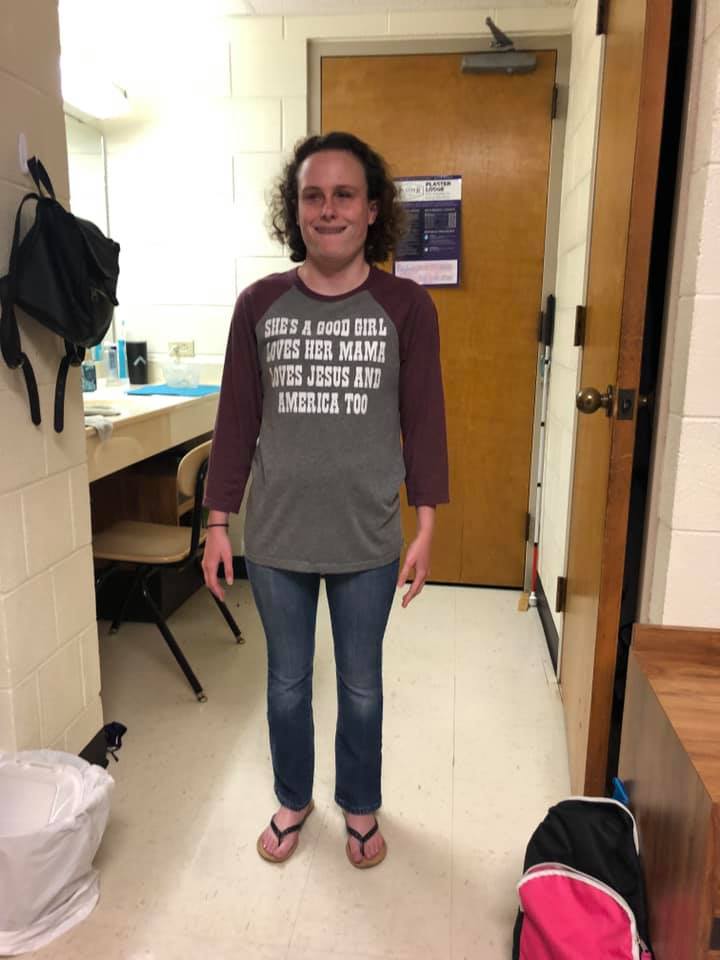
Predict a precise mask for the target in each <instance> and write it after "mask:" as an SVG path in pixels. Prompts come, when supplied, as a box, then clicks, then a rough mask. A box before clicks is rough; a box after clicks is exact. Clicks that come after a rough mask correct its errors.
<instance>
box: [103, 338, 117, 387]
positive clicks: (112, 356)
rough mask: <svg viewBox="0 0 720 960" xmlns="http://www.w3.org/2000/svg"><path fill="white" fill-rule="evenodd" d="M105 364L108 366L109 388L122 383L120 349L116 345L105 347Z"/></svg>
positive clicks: (109, 344)
mask: <svg viewBox="0 0 720 960" xmlns="http://www.w3.org/2000/svg"><path fill="white" fill-rule="evenodd" d="M105 364H106V366H107V384H108V386H111V385H114V384H117V383H119V382H120V377H119V375H118V348H117V344H116V343H108V344H107V345H106V347H105Z"/></svg>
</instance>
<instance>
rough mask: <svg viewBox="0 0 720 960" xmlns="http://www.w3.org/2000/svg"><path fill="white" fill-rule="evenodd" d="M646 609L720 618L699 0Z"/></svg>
mask: <svg viewBox="0 0 720 960" xmlns="http://www.w3.org/2000/svg"><path fill="white" fill-rule="evenodd" d="M691 58H692V59H691V74H690V83H689V90H688V95H687V103H688V106H687V113H686V129H685V137H684V147H683V154H682V165H681V170H680V182H679V189H678V198H679V199H678V206H677V215H676V223H675V236H674V240H673V254H672V258H673V259H672V268H671V275H670V288H669V297H668V307H667V317H666V336H665V345H664V358H663V367H662V377H661V383H660V392H659V397H658V414H657V421H656V423H657V426H656V444H655V453H654V462H653V483H652V496H651V502H650V507H649V513H648V540H647V549H646V558H645V574H644V585H643V592H642V595H643V600H642V605H641V610H640V619H641V620H645V621H649V622H651V623H665V624H673V625H679V626H693V627H718V626H720V604H719V603H718V584H719V583H720V392H719V391H718V377H719V376H720V270H718V263H720V3H718V0H711V2H704V0H699V2H698V3H697V4H696V5H695V22H694V29H693V37H692V42H691Z"/></svg>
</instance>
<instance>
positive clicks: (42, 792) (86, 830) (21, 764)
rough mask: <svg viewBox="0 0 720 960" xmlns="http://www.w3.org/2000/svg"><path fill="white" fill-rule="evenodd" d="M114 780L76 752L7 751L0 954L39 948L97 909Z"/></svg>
mask: <svg viewBox="0 0 720 960" xmlns="http://www.w3.org/2000/svg"><path fill="white" fill-rule="evenodd" d="M114 785H115V782H114V780H113V778H112V777H111V776H110V774H109V773H106V772H105V771H104V770H103V769H102V768H101V767H98V766H95V765H92V764H89V763H87V762H86V761H85V760H81V759H80V757H76V756H73V755H72V754H70V753H60V752H58V751H55V750H28V751H25V752H23V753H2V752H0V956H15V955H17V954H19V953H26V952H28V951H30V950H37V949H38V948H39V947H42V946H44V945H45V944H46V943H49V942H50V941H51V940H54V939H55V937H58V936H60V934H61V933H65V931H66V930H69V929H70V928H71V927H74V926H75V924H76V923H80V921H81V920H84V919H85V917H86V916H87V915H88V914H89V913H90V912H91V911H92V909H93V907H94V906H95V904H96V903H97V900H98V897H99V894H100V891H99V883H98V872H97V870H94V869H93V866H92V862H93V859H94V857H95V854H96V852H97V849H98V847H99V846H100V841H101V839H102V836H103V833H104V832H105V826H106V824H107V820H108V815H109V813H110V795H111V793H112V789H113V787H114Z"/></svg>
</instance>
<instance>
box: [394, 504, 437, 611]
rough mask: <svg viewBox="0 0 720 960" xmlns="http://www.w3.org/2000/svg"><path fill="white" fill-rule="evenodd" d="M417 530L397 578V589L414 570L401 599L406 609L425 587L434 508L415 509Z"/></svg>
mask: <svg viewBox="0 0 720 960" xmlns="http://www.w3.org/2000/svg"><path fill="white" fill-rule="evenodd" d="M417 521H418V528H417V533H416V535H415V539H414V540H413V541H412V543H411V544H410V546H409V547H408V550H407V553H406V554H405V563H404V564H403V568H402V570H401V571H400V576H399V577H398V589H399V588H400V587H402V586H403V584H405V583H407V579H408V577H409V576H410V573H411V572H412V570H413V569H414V570H415V576H414V578H413V582H412V583H411V584H410V589H409V590H408V591H407V593H405V594H404V596H403V598H402V605H403V607H406V606H407V605H408V604H409V603H410V601H411V600H412V599H413V598H414V597H416V596H417V595H418V594H419V593H420V591H421V590H422V588H423V587H424V586H425V580H426V579H427V575H428V571H429V570H430V550H431V549H432V538H433V529H434V527H435V507H427V506H423V507H417Z"/></svg>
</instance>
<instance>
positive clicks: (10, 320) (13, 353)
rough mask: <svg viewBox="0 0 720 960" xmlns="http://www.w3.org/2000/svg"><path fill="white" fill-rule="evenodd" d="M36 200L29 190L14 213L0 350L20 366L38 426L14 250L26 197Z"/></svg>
mask: <svg viewBox="0 0 720 960" xmlns="http://www.w3.org/2000/svg"><path fill="white" fill-rule="evenodd" d="M39 199H40V197H39V196H38V194H36V193H28V194H26V195H25V196H24V197H23V199H22V201H21V203H20V206H19V207H18V211H17V214H16V216H15V232H14V233H13V242H12V248H11V250H10V266H9V269H8V275H7V277H4V278H3V279H4V282H3V283H0V306H1V308H2V310H1V312H0V349H2V355H3V359H4V360H5V363H6V364H7V365H8V367H10V369H11V370H16V369H17V368H18V367H21V368H22V372H23V375H24V377H25V387H26V389H27V395H28V401H29V403H30V416H31V418H32V422H33V423H34V424H35V426H38V425H39V424H40V422H41V420H42V418H41V416H40V397H39V395H38V388H37V381H36V379H35V373H34V371H33V368H32V364H31V363H30V359H29V357H28V356H27V354H26V353H24V352H23V349H22V344H21V342H20V331H19V330H18V325H17V317H16V316H15V287H16V283H17V250H18V246H19V243H20V214H21V211H22V208H23V206H24V205H25V202H26V201H27V200H39Z"/></svg>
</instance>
